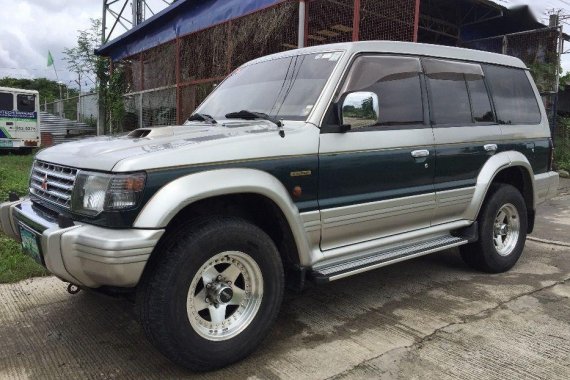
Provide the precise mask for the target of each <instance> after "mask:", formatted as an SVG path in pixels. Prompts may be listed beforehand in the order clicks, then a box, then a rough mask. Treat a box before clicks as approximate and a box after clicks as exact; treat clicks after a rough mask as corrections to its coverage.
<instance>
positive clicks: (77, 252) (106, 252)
mask: <svg viewBox="0 0 570 380" xmlns="http://www.w3.org/2000/svg"><path fill="white" fill-rule="evenodd" d="M19 224H24V225H25V226H26V227H28V228H29V229H32V230H33V231H35V232H36V233H37V234H39V235H40V236H41V237H40V243H41V250H42V254H43V258H44V262H45V266H46V268H47V269H48V270H49V271H50V272H51V273H53V274H55V275H56V276H58V277H60V278H61V279H63V280H65V281H68V282H71V283H74V284H77V285H83V286H86V287H90V288H97V287H100V286H103V285H108V286H117V287H133V286H136V285H137V284H138V282H139V279H140V277H141V275H142V272H143V270H144V267H145V265H146V262H147V261H148V258H149V257H150V254H151V253H152V251H153V249H154V247H155V246H156V244H157V243H158V240H159V239H160V237H161V236H162V234H163V233H164V230H142V229H121V230H114V229H107V228H101V227H97V226H93V225H89V224H77V223H75V225H74V226H72V227H68V228H61V227H59V225H58V223H57V221H56V220H54V218H53V217H52V216H50V215H48V214H46V213H44V212H42V211H41V210H40V209H38V208H37V207H35V206H34V205H33V204H32V202H31V201H30V200H29V199H23V200H19V201H17V202H7V203H2V204H0V231H2V232H4V233H5V234H6V235H8V236H9V237H11V238H13V239H15V240H18V241H20V233H19V227H18V225H19Z"/></svg>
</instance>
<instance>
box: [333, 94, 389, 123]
mask: <svg viewBox="0 0 570 380" xmlns="http://www.w3.org/2000/svg"><path fill="white" fill-rule="evenodd" d="M339 103H340V115H339V116H340V117H339V120H340V124H341V130H344V131H347V130H348V129H349V128H361V127H370V126H372V125H376V124H377V123H378V118H379V115H380V105H379V102H378V95H376V94H375V93H374V92H368V91H361V92H350V93H348V94H345V95H343V96H342V97H341V100H340V102H339ZM343 127H344V128H343Z"/></svg>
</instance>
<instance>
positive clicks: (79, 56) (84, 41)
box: [63, 19, 101, 88]
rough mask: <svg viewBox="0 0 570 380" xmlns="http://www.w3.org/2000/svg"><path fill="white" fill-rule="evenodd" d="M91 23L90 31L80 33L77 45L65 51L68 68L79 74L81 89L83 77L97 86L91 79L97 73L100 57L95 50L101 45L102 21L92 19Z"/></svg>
mask: <svg viewBox="0 0 570 380" xmlns="http://www.w3.org/2000/svg"><path fill="white" fill-rule="evenodd" d="M90 22H91V25H90V27H89V28H88V29H85V30H79V31H78V32H79V35H78V37H77V45H76V46H75V47H72V48H65V49H64V50H63V54H64V58H63V59H64V60H65V61H66V62H67V68H68V69H69V70H70V71H71V72H73V73H76V74H77V76H78V81H79V87H80V88H81V78H82V77H83V78H85V77H87V78H89V79H90V80H91V81H92V82H93V84H95V85H96V83H95V82H94V81H93V79H91V78H93V77H94V74H95V73H96V71H97V62H98V59H99V57H97V56H96V55H95V48H96V47H97V46H99V45H100V43H101V20H99V19H90Z"/></svg>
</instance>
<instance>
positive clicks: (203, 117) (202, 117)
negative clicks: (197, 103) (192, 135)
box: [186, 113, 218, 124]
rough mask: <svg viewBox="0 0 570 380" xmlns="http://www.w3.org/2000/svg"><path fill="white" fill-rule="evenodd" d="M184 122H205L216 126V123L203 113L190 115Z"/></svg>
mask: <svg viewBox="0 0 570 380" xmlns="http://www.w3.org/2000/svg"><path fill="white" fill-rule="evenodd" d="M186 121H205V122H207V123H210V124H217V123H218V122H217V121H216V119H214V118H213V117H212V116H210V115H206V114H205V113H195V114H192V115H191V116H190V117H189V118H188V120H186Z"/></svg>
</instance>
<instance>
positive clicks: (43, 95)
mask: <svg viewBox="0 0 570 380" xmlns="http://www.w3.org/2000/svg"><path fill="white" fill-rule="evenodd" d="M0 87H13V88H21V89H24V90H36V91H39V93H40V102H41V103H44V102H48V103H51V102H53V101H55V100H56V99H59V91H60V88H59V84H57V82H56V81H53V80H50V79H46V78H36V79H20V78H10V77H4V78H1V79H0ZM62 92H63V94H67V93H69V96H77V95H78V92H77V90H74V89H71V88H67V87H66V86H62ZM64 96H65V95H64Z"/></svg>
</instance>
